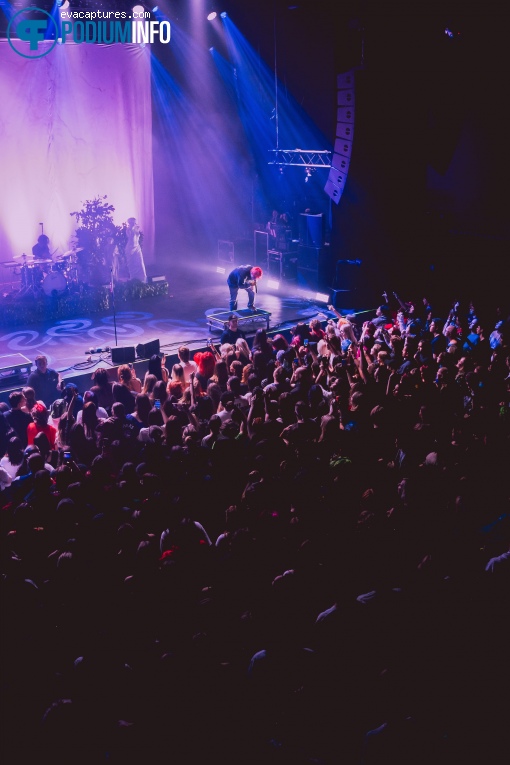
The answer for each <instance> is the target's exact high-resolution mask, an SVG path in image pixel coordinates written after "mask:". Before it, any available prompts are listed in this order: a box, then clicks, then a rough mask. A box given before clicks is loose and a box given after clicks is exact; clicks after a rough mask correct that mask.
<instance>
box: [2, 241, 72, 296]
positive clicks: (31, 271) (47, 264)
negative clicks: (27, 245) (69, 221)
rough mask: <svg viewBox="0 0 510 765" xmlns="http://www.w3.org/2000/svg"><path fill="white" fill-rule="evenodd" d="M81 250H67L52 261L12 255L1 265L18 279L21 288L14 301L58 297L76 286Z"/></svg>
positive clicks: (30, 256)
mask: <svg viewBox="0 0 510 765" xmlns="http://www.w3.org/2000/svg"><path fill="white" fill-rule="evenodd" d="M82 250H83V247H75V248H74V249H71V250H67V252H64V254H63V255H60V256H58V257H56V258H53V259H51V258H47V259H46V258H35V257H34V256H33V255H26V254H25V253H23V254H22V255H15V256H14V259H13V260H10V261H8V262H6V263H2V265H3V266H4V268H12V269H13V271H12V273H13V276H20V278H21V285H20V289H19V291H18V292H17V293H16V297H17V298H25V297H40V296H42V295H47V296H48V297H58V296H60V295H63V294H64V293H65V292H67V291H70V290H71V289H72V287H73V286H76V287H78V283H79V273H78V253H79V252H81V251H82Z"/></svg>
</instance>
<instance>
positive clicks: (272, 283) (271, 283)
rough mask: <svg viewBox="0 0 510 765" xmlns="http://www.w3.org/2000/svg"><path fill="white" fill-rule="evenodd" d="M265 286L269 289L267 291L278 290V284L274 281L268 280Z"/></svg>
mask: <svg viewBox="0 0 510 765" xmlns="http://www.w3.org/2000/svg"><path fill="white" fill-rule="evenodd" d="M267 286H268V287H269V289H272V290H279V289H280V282H277V281H275V280H274V279H269V281H268V282H267Z"/></svg>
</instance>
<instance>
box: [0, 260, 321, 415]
mask: <svg viewBox="0 0 510 765" xmlns="http://www.w3.org/2000/svg"><path fill="white" fill-rule="evenodd" d="M215 267H216V266H215V264H210V265H209V267H208V271H207V273H206V275H205V280H204V278H202V279H197V278H196V275H195V271H194V270H190V271H183V270H181V271H180V272H176V271H175V268H174V269H173V272H172V271H171V270H170V269H167V270H166V280H167V281H168V284H169V288H168V294H166V295H164V296H155V297H148V298H140V299H137V300H133V301H131V302H127V303H123V304H122V306H121V307H120V309H119V308H118V309H117V312H116V315H115V316H114V314H113V311H112V310H111V309H109V310H106V311H103V312H101V313H97V314H93V315H90V314H87V313H84V315H81V316H76V315H75V316H72V317H69V318H60V319H59V320H57V321H55V320H51V319H49V318H48V319H46V320H41V321H34V322H30V323H27V324H26V325H23V326H20V325H18V324H16V325H14V326H12V327H8V326H5V325H4V326H3V327H1V328H0V355H7V354H22V356H24V357H26V358H27V359H30V360H31V361H33V359H34V358H35V357H36V356H37V355H38V354H41V353H43V354H45V355H46V356H47V357H48V362H49V365H50V366H51V367H53V368H54V369H57V370H58V371H59V372H60V374H61V376H62V378H63V379H68V380H71V379H72V380H73V382H75V383H76V384H77V385H78V387H79V388H80V390H87V388H88V387H89V385H90V376H91V374H92V372H93V371H94V370H95V369H97V368H98V367H100V366H101V367H106V368H109V369H110V368H111V370H112V379H114V378H115V374H116V373H115V367H116V366H118V364H114V363H113V362H112V358H111V350H107V349H111V348H114V347H117V348H132V347H135V348H136V346H138V345H139V344H145V343H148V342H149V341H151V340H155V339H158V340H159V341H160V347H161V351H162V352H164V353H165V354H166V356H167V359H168V361H167V364H168V365H170V364H171V363H173V360H172V357H173V356H175V355H176V350H177V348H178V347H179V345H182V344H186V345H188V346H189V347H190V348H191V350H192V351H193V350H198V349H199V348H203V347H204V346H205V345H206V344H207V340H208V339H209V338H210V337H218V334H219V332H220V331H221V329H222V327H220V326H219V324H216V326H215V327H214V329H213V330H212V331H211V329H210V327H209V324H210V317H211V316H213V315H219V314H221V315H222V316H224V317H225V321H226V319H227V317H228V315H229V313H230V312H229V310H228V304H229V291H228V287H227V285H226V279H225V276H224V275H223V274H217V273H216V272H215ZM202 270H205V269H202ZM258 298H259V299H258V305H259V306H260V309H261V313H260V316H261V317H262V320H261V321H258V323H257V322H255V323H252V324H251V325H248V326H247V327H246V328H245V330H244V331H246V334H247V337H248V340H250V338H251V337H253V335H254V334H255V331H256V329H257V328H258V327H264V328H265V327H266V322H267V321H269V325H270V326H269V331H270V332H273V331H274V332H276V331H281V330H285V329H289V328H290V327H292V326H293V325H295V324H296V323H297V322H298V321H305V322H308V321H310V319H312V318H313V317H314V316H318V317H319V318H320V319H323V320H324V319H326V318H334V315H333V314H332V313H330V312H329V311H328V310H327V306H326V304H325V303H317V302H314V300H313V295H311V294H310V293H309V294H308V295H306V293H304V292H302V291H300V290H299V289H298V288H297V287H295V286H293V285H285V284H281V285H280V289H279V290H278V291H275V290H269V289H266V287H265V285H264V283H263V281H262V282H261V285H260V289H259V295H258ZM244 300H246V295H245V294H244V293H243V292H242V291H241V292H240V294H239V304H240V306H239V310H238V312H237V313H238V314H240V315H241V316H242V315H243V312H244V313H247V311H246V307H244V306H243V301H244ZM269 316H270V320H269ZM146 366H147V360H144V359H140V360H138V359H137V360H136V361H135V368H136V369H137V374H138V376H140V375H143V374H144V373H145V370H146ZM23 383H24V379H23V374H21V375H19V376H18V378H16V379H13V377H12V376H11V375H6V378H5V381H4V382H3V383H2V382H1V381H0V400H6V398H7V396H8V393H9V392H10V391H11V390H13V389H14V388H19V387H21V386H22V385H23Z"/></svg>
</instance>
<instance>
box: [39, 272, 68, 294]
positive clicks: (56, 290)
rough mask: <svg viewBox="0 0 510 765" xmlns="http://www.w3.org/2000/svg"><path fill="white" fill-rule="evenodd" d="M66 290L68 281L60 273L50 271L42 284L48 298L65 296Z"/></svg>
mask: <svg viewBox="0 0 510 765" xmlns="http://www.w3.org/2000/svg"><path fill="white" fill-rule="evenodd" d="M66 289H67V279H66V278H65V276H64V274H62V273H60V271H50V273H49V274H48V275H47V276H46V277H45V278H44V281H43V283H42V290H43V292H44V294H45V295H48V297H54V296H55V295H63V294H64V292H65V291H66Z"/></svg>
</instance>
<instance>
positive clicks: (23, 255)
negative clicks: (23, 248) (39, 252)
mask: <svg viewBox="0 0 510 765" xmlns="http://www.w3.org/2000/svg"><path fill="white" fill-rule="evenodd" d="M33 257H34V256H33V255H27V254H26V252H22V253H21V255H13V258H14V260H19V259H20V258H27V260H32V258H33Z"/></svg>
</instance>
